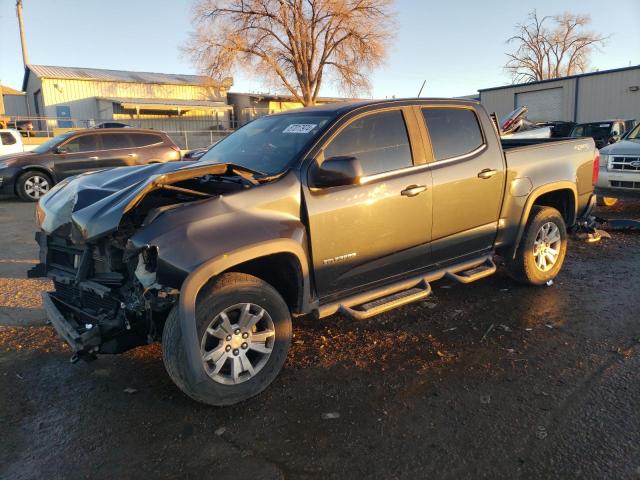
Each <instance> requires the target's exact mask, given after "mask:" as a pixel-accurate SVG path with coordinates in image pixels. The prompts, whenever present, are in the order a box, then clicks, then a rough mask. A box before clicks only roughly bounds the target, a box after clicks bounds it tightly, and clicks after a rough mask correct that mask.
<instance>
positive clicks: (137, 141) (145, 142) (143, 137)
mask: <svg viewBox="0 0 640 480" xmlns="http://www.w3.org/2000/svg"><path fill="white" fill-rule="evenodd" d="M129 136H130V137H131V140H133V145H134V146H136V147H148V146H149V145H156V144H158V143H162V137H161V136H160V135H154V134H152V133H131V134H129Z"/></svg>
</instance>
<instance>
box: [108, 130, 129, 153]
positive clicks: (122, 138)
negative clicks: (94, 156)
mask: <svg viewBox="0 0 640 480" xmlns="http://www.w3.org/2000/svg"><path fill="white" fill-rule="evenodd" d="M101 138H102V149H103V150H119V149H122V148H132V147H133V143H132V142H131V138H129V135H128V134H123V133H104V134H102V135H101Z"/></svg>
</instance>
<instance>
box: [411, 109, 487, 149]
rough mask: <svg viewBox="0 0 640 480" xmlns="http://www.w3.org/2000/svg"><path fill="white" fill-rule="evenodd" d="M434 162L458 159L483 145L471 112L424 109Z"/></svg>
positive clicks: (474, 117)
mask: <svg viewBox="0 0 640 480" xmlns="http://www.w3.org/2000/svg"><path fill="white" fill-rule="evenodd" d="M422 115H423V117H424V121H425V123H426V125H427V130H429V136H430V137H431V145H432V148H433V155H434V157H435V160H446V159H447V158H454V157H459V156H461V155H465V154H467V153H471V152H473V151H474V150H476V149H477V148H478V147H480V146H482V145H484V139H483V137H482V131H481V130H480V125H479V123H478V119H477V117H476V114H475V113H474V111H473V110H470V109H467V108H424V109H422Z"/></svg>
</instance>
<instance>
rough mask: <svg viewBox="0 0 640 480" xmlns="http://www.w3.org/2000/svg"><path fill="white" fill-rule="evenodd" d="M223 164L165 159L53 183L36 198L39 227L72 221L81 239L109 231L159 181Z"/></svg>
mask: <svg viewBox="0 0 640 480" xmlns="http://www.w3.org/2000/svg"><path fill="white" fill-rule="evenodd" d="M227 168H228V167H227V165H226V164H209V165H202V164H197V165H196V164H195V163H194V162H169V163H160V164H151V165H143V166H139V167H120V168H114V169H109V170H100V171H97V172H90V173H85V174H81V175H78V176H76V177H73V178H71V179H70V180H64V181H62V182H61V183H60V184H58V185H56V186H55V187H54V188H53V189H52V190H51V191H50V192H49V193H48V194H47V195H45V196H44V197H42V199H40V202H39V204H38V208H37V218H38V223H39V226H40V228H42V230H44V231H45V232H47V233H51V232H53V231H54V230H56V229H57V228H59V227H60V226H62V225H64V224H66V223H69V222H73V223H74V224H75V225H76V227H78V230H79V231H80V233H81V234H82V236H83V238H84V239H85V240H92V239H94V238H96V237H99V236H102V235H105V234H107V233H109V232H112V231H113V230H115V229H116V228H118V225H119V224H120V221H121V219H122V216H123V215H124V214H125V213H127V212H128V211H129V210H130V209H131V208H133V207H134V206H135V205H136V204H137V203H138V202H139V201H140V200H141V199H142V198H143V197H144V196H145V195H146V194H148V193H150V192H151V191H153V190H155V189H158V188H162V186H163V185H169V184H171V183H176V182H180V181H183V180H186V179H189V178H196V177H200V176H203V175H207V174H214V175H215V174H221V173H224V172H225V171H226V170H227Z"/></svg>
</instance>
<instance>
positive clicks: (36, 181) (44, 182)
mask: <svg viewBox="0 0 640 480" xmlns="http://www.w3.org/2000/svg"><path fill="white" fill-rule="evenodd" d="M49 188H50V185H49V180H48V179H47V178H45V177H43V176H41V175H34V176H32V177H29V178H28V179H27V181H26V182H24V191H25V193H26V194H27V196H28V197H29V198H33V199H34V200H37V199H39V198H40V197H42V196H43V195H44V194H45V193H47V192H48V191H49Z"/></svg>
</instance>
